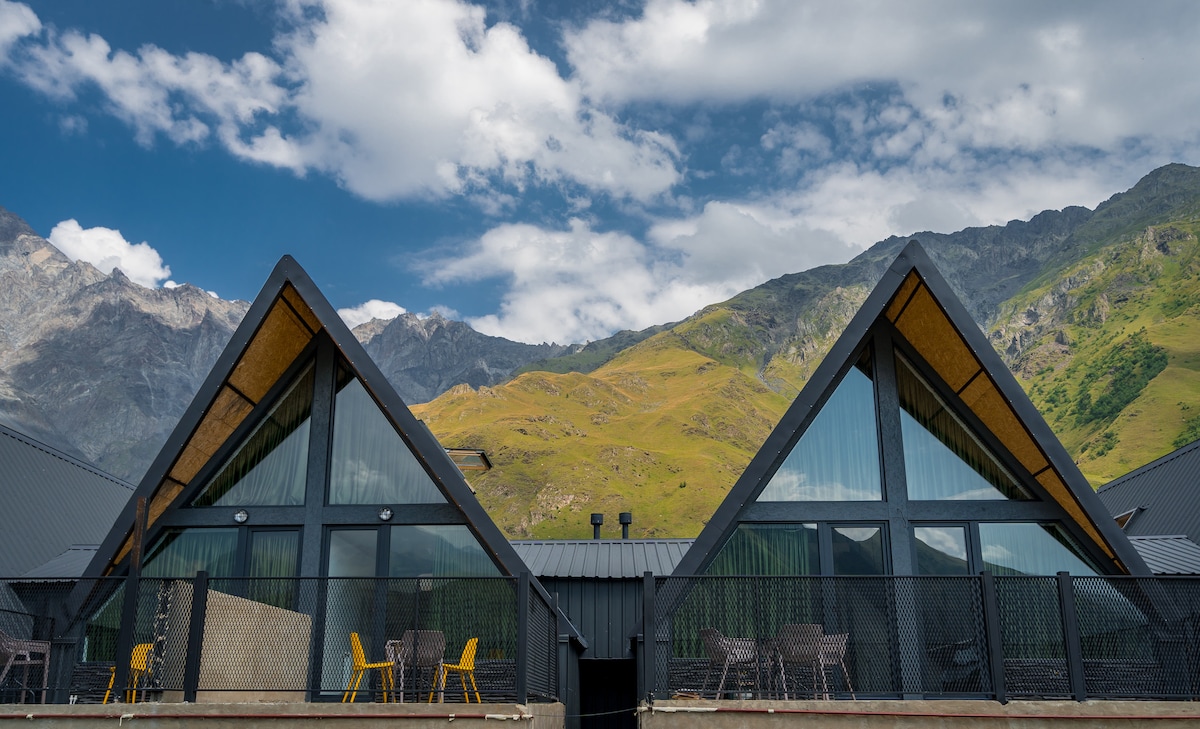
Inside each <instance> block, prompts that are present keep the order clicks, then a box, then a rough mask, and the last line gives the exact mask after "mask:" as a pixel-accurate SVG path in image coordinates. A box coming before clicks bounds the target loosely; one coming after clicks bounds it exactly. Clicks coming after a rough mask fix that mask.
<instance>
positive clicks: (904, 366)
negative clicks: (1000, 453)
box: [896, 355, 1031, 501]
mask: <svg viewBox="0 0 1200 729" xmlns="http://www.w3.org/2000/svg"><path fill="white" fill-rule="evenodd" d="M896 389H897V392H898V394H899V396H900V407H901V411H900V428H901V437H902V438H903V439H904V467H905V475H906V479H907V482H908V497H909V498H910V499H918V500H930V501H936V500H951V499H956V500H971V499H991V500H1003V499H1012V500H1028V499H1030V498H1031V497H1030V495H1029V493H1028V492H1026V491H1025V490H1024V489H1022V488H1021V486H1020V485H1019V484H1018V483H1017V482H1016V481H1015V480H1014V479H1013V478H1012V476H1010V475H1009V474H1008V472H1007V471H1005V470H1004V469H1003V468H1002V467H1001V466H1000V464H999V463H997V462H996V459H995V458H993V457H992V455H991V454H990V453H988V451H987V450H986V449H984V447H983V446H982V445H981V444H980V443H979V441H978V440H976V439H975V437H974V436H973V435H971V433H970V432H969V431H968V430H967V429H966V427H964V426H963V424H962V423H960V422H959V420H958V418H956V417H954V415H953V414H952V413H951V412H950V411H949V410H948V409H946V406H945V404H944V403H943V402H942V401H941V399H940V398H938V396H937V395H935V394H934V393H933V391H932V390H931V389H930V388H929V386H928V385H926V384H925V383H924V382H923V381H922V380H921V378H920V377H919V376H918V375H917V374H916V372H914V371H913V369H912V366H911V365H909V364H908V362H907V361H905V359H904V358H903V357H901V356H899V355H897V356H896Z"/></svg>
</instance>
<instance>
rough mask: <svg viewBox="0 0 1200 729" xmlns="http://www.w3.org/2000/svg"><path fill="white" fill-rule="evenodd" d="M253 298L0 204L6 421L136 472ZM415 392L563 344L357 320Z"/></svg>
mask: <svg viewBox="0 0 1200 729" xmlns="http://www.w3.org/2000/svg"><path fill="white" fill-rule="evenodd" d="M248 307H249V304H247V303H246V302H244V301H225V300H222V299H218V298H215V297H213V296H210V295H209V294H208V293H207V292H205V291H203V290H201V289H199V288H197V287H195V286H191V285H186V284H185V285H183V286H180V287H178V288H174V289H149V288H146V287H144V286H140V285H138V284H135V283H133V282H132V281H130V280H129V279H128V278H127V277H126V276H125V275H124V274H123V273H122V272H121V271H120V270H119V269H116V270H114V271H112V272H111V273H105V272H102V271H98V270H97V269H96V268H95V267H93V266H92V265H90V264H88V263H86V262H82V261H71V260H70V259H69V258H67V257H66V256H65V255H63V254H62V253H61V252H60V251H59V250H58V249H56V248H55V247H54V246H53V245H51V244H50V243H49V242H48V241H46V240H45V239H43V238H41V237H40V236H38V235H37V234H36V233H35V232H34V231H33V230H32V229H31V228H30V227H29V226H28V225H27V224H26V223H25V222H24V221H23V220H21V219H20V218H19V217H17V216H16V215H13V214H12V213H10V212H8V211H7V210H5V209H3V208H0V422H3V423H5V424H7V425H9V426H11V427H13V428H15V429H17V430H19V431H21V432H24V433H27V434H29V435H31V436H33V437H35V438H37V439H39V440H41V441H44V442H46V443H47V444H49V445H52V446H54V447H56V448H59V449H60V450H63V451H65V452H67V453H70V454H72V455H75V456H76V457H80V458H84V459H86V460H89V461H91V462H93V463H95V464H96V465H97V466H99V467H100V468H102V469H104V470H107V471H109V472H110V473H112V474H114V475H116V476H119V477H121V478H125V479H128V480H130V481H133V482H137V481H138V480H140V479H141V477H142V475H143V474H144V472H145V469H146V468H147V467H148V466H149V464H150V462H151V461H152V460H153V458H154V456H155V455H157V453H158V451H159V449H160V448H161V447H162V444H163V442H164V441H165V440H166V437H167V435H168V434H169V433H170V431H171V429H172V428H174V427H175V424H176V423H177V422H178V421H179V418H180V416H181V415H182V414H183V411H184V410H185V409H186V408H187V406H188V405H189V404H190V403H191V400H192V397H193V396H194V395H195V393H196V391H197V390H198V389H199V388H200V385H201V383H203V381H204V378H205V377H207V376H208V373H209V370H210V369H211V368H212V365H213V363H214V362H215V361H216V359H217V357H218V356H219V355H220V353H221V350H222V349H223V348H224V347H225V345H226V343H227V342H228V341H229V338H230V336H231V335H232V334H233V331H234V329H235V328H237V325H238V323H239V322H240V321H241V319H242V317H243V316H244V315H245V313H246V310H247V308H248ZM356 335H357V336H358V337H359V338H360V339H361V340H362V341H363V342H364V344H365V345H366V348H367V351H368V352H369V353H370V354H371V356H372V357H373V358H375V361H376V362H377V363H378V364H379V366H380V369H382V370H383V372H384V374H385V375H386V376H387V377H388V379H389V380H391V382H392V384H393V385H394V386H395V387H396V390H397V392H399V393H400V396H401V397H402V398H403V399H404V400H405V401H406V402H409V403H418V402H425V401H428V400H431V399H433V398H434V397H437V396H438V395H440V394H441V393H442V392H445V391H446V390H447V389H449V388H450V387H453V386H454V385H458V384H462V383H466V384H469V385H471V386H473V387H479V386H481V385H494V384H497V383H499V382H501V381H503V380H505V379H507V378H508V377H509V375H511V374H512V372H513V370H515V369H516V368H518V367H521V366H522V365H525V364H528V363H530V362H533V361H535V360H539V359H544V358H548V357H553V356H556V355H558V354H560V353H562V352H563V351H565V350H566V348H565V347H561V346H559V345H553V344H543V345H530V344H522V343H519V342H511V341H509V340H507V339H501V338H498V337H489V336H485V335H483V334H480V333H478V332H476V331H474V330H473V329H471V328H470V327H469V326H467V325H466V324H463V323H461V322H454V321H448V320H446V319H443V318H442V317H440V316H433V317H431V318H429V319H425V320H421V319H418V318H417V317H416V316H413V315H404V316H401V317H399V318H397V319H395V320H392V321H389V322H383V321H373V322H368V323H367V324H364V325H362V326H360V327H358V329H357V331H356Z"/></svg>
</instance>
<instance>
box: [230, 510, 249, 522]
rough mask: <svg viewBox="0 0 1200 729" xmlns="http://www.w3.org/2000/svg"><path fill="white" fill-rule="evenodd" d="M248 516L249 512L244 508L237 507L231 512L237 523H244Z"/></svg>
mask: <svg viewBox="0 0 1200 729" xmlns="http://www.w3.org/2000/svg"><path fill="white" fill-rule="evenodd" d="M249 518H250V512H248V511H246V510H245V509H238V510H237V511H235V512H233V520H234V521H236V522H237V523H238V524H245V523H246V520H247V519H249Z"/></svg>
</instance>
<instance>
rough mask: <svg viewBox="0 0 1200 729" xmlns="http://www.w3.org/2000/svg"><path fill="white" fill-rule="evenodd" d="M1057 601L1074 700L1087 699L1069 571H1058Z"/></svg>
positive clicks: (1073, 594)
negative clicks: (1060, 614)
mask: <svg viewBox="0 0 1200 729" xmlns="http://www.w3.org/2000/svg"><path fill="white" fill-rule="evenodd" d="M1058 603H1059V607H1060V608H1061V612H1062V626H1063V649H1064V650H1065V651H1066V659H1067V677H1068V678H1069V679H1070V682H1071V695H1072V696H1074V697H1075V700H1076V701H1086V700H1087V681H1085V680H1084V674H1083V648H1082V646H1081V645H1080V642H1079V620H1078V617H1077V615H1076V613H1075V588H1074V585H1073V583H1072V582H1071V574H1070V573H1069V572H1059V573H1058Z"/></svg>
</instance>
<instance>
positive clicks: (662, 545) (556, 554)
mask: <svg viewBox="0 0 1200 729" xmlns="http://www.w3.org/2000/svg"><path fill="white" fill-rule="evenodd" d="M693 541H694V540H692V539H587V540H583V539H580V540H545V541H516V542H512V545H513V548H514V549H516V550H517V554H518V555H519V556H520V557H521V559H522V560H524V562H525V564H526V565H528V566H529V571H530V572H531V573H532V574H533V575H534V576H536V577H591V578H598V579H613V580H618V579H630V578H634V577H641V576H642V574H643V573H645V572H653V573H654V574H656V575H669V574H671V573H672V572H673V571H674V570H675V565H677V564H679V560H681V559H683V555H684V553H685V552H687V550H688V547H690V546H692V542H693Z"/></svg>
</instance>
